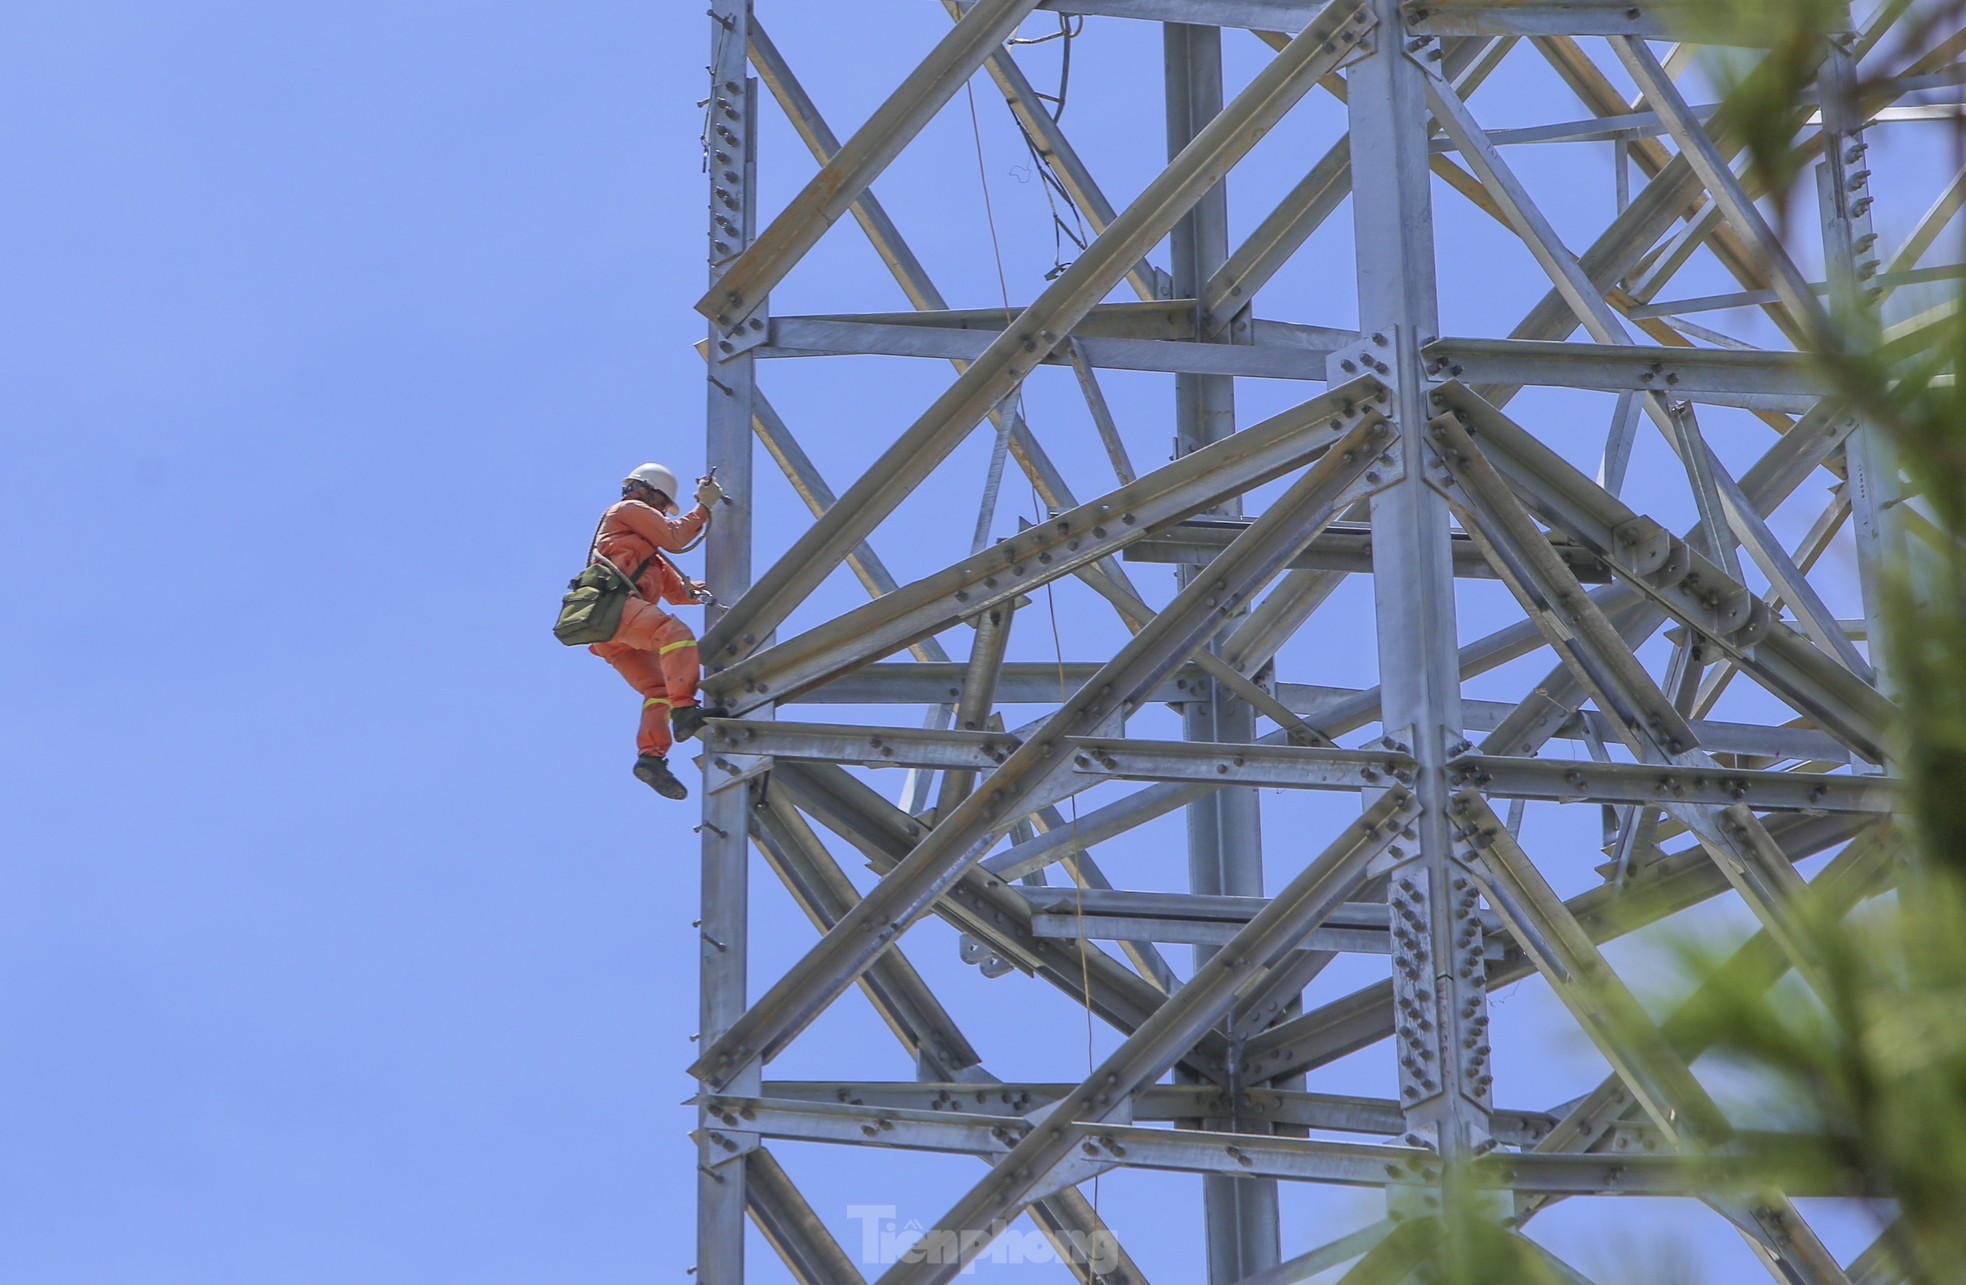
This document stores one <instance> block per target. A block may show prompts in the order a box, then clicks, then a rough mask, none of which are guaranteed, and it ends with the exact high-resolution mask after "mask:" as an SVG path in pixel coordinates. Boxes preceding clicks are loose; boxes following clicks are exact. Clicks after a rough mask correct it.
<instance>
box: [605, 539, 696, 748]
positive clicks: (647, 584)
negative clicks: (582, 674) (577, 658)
mask: <svg viewBox="0 0 1966 1285" xmlns="http://www.w3.org/2000/svg"><path fill="white" fill-rule="evenodd" d="M709 520H710V511H709V510H708V509H706V508H704V507H703V506H702V505H701V504H699V505H697V506H696V507H695V508H693V509H691V510H690V511H689V512H688V513H685V514H683V515H682V516H681V517H679V518H672V517H669V516H668V515H666V514H663V513H659V512H657V511H656V510H655V508H654V507H653V506H652V505H647V504H643V503H642V502H641V501H639V500H623V501H621V502H620V503H619V504H616V505H614V506H613V507H611V508H610V509H609V510H608V511H607V513H606V514H605V515H603V517H602V518H601V533H600V535H599V536H598V537H596V539H595V542H594V544H595V548H596V549H597V550H598V551H599V552H600V553H601V555H602V556H603V557H605V558H607V559H608V560H609V561H610V562H612V563H614V565H615V566H617V567H619V568H621V571H622V573H623V574H624V575H631V576H632V575H634V574H635V568H637V567H639V566H641V565H642V563H643V562H644V561H647V562H648V568H647V569H646V570H645V571H643V572H642V574H641V576H640V577H639V578H638V579H637V580H636V582H635V587H636V588H637V589H639V590H641V595H640V596H639V597H631V598H629V599H628V602H627V604H626V605H625V606H624V607H623V608H622V611H621V624H620V626H619V627H618V628H616V629H615V631H614V637H612V638H610V639H608V640H607V641H606V642H604V643H594V644H593V645H592V646H590V647H588V649H587V650H589V651H591V652H593V653H594V654H595V655H596V656H599V657H600V658H601V659H602V660H605V661H606V662H607V663H608V664H610V665H613V666H614V667H615V668H616V669H617V670H619V671H620V673H621V676H622V677H623V678H625V679H627V680H628V685H629V686H630V687H632V688H634V689H635V690H636V691H638V692H640V693H641V694H642V726H641V730H640V732H639V733H637V735H636V737H635V746H636V748H637V749H638V750H640V751H641V752H642V753H643V754H652V755H654V756H655V757H657V758H662V757H665V756H667V755H668V753H669V746H670V744H671V743H672V737H671V735H670V732H669V711H670V710H672V709H677V708H680V707H682V706H685V705H694V704H696V683H697V679H698V678H699V677H700V676H701V674H702V668H701V665H700V663H699V662H698V660H697V656H696V635H695V634H694V633H692V632H691V631H690V627H689V626H688V625H686V624H684V623H683V622H682V621H680V620H678V619H676V617H674V616H672V615H670V614H669V613H668V612H666V611H664V610H663V609H662V608H660V607H658V606H656V605H655V604H656V602H657V601H658V600H660V601H663V602H671V603H677V604H682V603H688V602H690V601H692V599H691V598H690V596H689V584H688V582H686V581H685V580H684V579H683V577H682V575H681V573H679V572H678V571H677V570H676V569H675V567H673V566H671V565H670V564H669V562H668V561H666V560H665V559H662V558H658V557H655V556H654V555H655V552H656V550H658V549H662V550H667V551H669V552H675V551H676V550H679V549H681V548H683V547H684V546H685V545H687V544H688V543H689V542H690V541H691V540H693V539H695V538H696V533H697V532H699V531H701V530H702V529H703V524H704V523H706V522H708V521H709Z"/></svg>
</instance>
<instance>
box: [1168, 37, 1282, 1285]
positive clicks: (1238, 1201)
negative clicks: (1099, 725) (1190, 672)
mask: <svg viewBox="0 0 1966 1285" xmlns="http://www.w3.org/2000/svg"><path fill="white" fill-rule="evenodd" d="M1163 33H1164V34H1163V37H1162V39H1163V49H1164V54H1165V62H1166V82H1167V154H1168V157H1169V158H1170V159H1172V158H1173V157H1174V156H1176V155H1178V154H1179V153H1180V151H1181V149H1182V148H1184V147H1186V146H1187V145H1188V144H1189V142H1190V141H1192V140H1193V139H1194V137H1195V135H1196V134H1198V133H1200V132H1201V130H1202V127H1203V126H1205V125H1207V124H1208V122H1209V121H1210V120H1212V119H1214V117H1215V116H1216V114H1217V113H1218V112H1220V111H1221V110H1222V102H1223V95H1222V31H1221V28H1219V27H1207V26H1192V25H1188V24H1185V23H1173V22H1170V23H1167V24H1166V25H1165V27H1164V28H1163ZM1171 251H1172V258H1173V264H1174V273H1173V286H1174V294H1175V297H1176V298H1180V299H1194V300H1195V301H1196V303H1195V307H1196V308H1197V309H1200V308H1202V307H1203V304H1202V303H1201V302H1200V299H1201V295H1202V294H1203V291H1204V287H1205V285H1206V283H1207V281H1208V280H1209V278H1210V277H1212V276H1213V275H1214V274H1215V273H1216V272H1217V271H1218V270H1219V269H1220V268H1221V267H1222V265H1223V264H1224V263H1225V262H1227V260H1228V257H1229V195H1228V183H1227V181H1226V180H1225V181H1223V182H1220V183H1217V184H1216V185H1215V186H1214V187H1213V188H1211V189H1210V190H1209V192H1208V193H1207V195H1205V196H1203V197H1202V198H1201V200H1200V201H1199V202H1197V203H1196V205H1195V207H1194V209H1193V210H1191V211H1189V213H1188V214H1187V215H1185V216H1184V217H1183V218H1182V219H1181V221H1180V222H1179V223H1177V224H1176V225H1175V227H1174V232H1173V234H1172V237H1171ZM1247 312H1248V309H1247V305H1245V306H1244V315H1243V321H1242V324H1243V325H1244V326H1245V327H1246V326H1247ZM1197 320H1198V321H1199V323H1200V325H1199V327H1198V331H1197V333H1199V334H1203V335H1209V334H1217V333H1219V334H1220V335H1221V337H1222V338H1224V339H1227V338H1229V337H1230V334H1231V331H1232V329H1233V327H1232V326H1220V327H1218V326H1216V325H1215V324H1213V322H1214V319H1213V318H1210V317H1206V316H1201V317H1198V318H1197ZM1235 421H1236V399H1235V381H1234V379H1233V378H1231V377H1229V376H1226V375H1176V376H1175V377H1174V430H1175V439H1174V453H1175V455H1176V456H1177V457H1179V456H1182V455H1187V454H1190V453H1191V452H1194V451H1197V450H1200V449H1201V448H1202V447H1204V446H1207V445H1208V444H1209V443H1211V442H1217V441H1220V440H1222V439H1223V438H1225V437H1227V436H1229V434H1231V433H1233V432H1235V427H1236V422H1235ZM1214 512H1216V513H1220V514H1224V515H1228V516H1238V515H1240V514H1241V512H1242V504H1241V502H1240V501H1239V500H1235V501H1231V502H1229V503H1227V504H1224V505H1220V506H1218V507H1217V508H1216V509H1215V510H1214ZM1195 571H1196V568H1195V567H1194V566H1191V565H1190V566H1183V567H1181V568H1180V571H1179V573H1178V575H1179V579H1180V583H1181V584H1183V585H1185V584H1187V583H1188V581H1189V580H1190V579H1191V578H1192V577H1193V576H1194V574H1195ZM1213 649H1214V648H1213V647H1211V650H1213ZM1181 721H1182V735H1183V736H1184V737H1185V738H1186V739H1188V740H1191V741H1236V742H1246V741H1253V740H1255V739H1256V717H1255V713H1254V711H1252V710H1251V709H1250V707H1249V703H1248V702H1247V701H1244V700H1241V699H1239V698H1237V697H1236V696H1234V695H1232V694H1230V693H1228V692H1225V691H1223V690H1222V689H1221V686H1220V684H1218V683H1217V682H1216V680H1214V679H1212V678H1209V679H1204V680H1203V681H1202V683H1201V690H1200V692H1199V693H1198V698H1197V699H1195V700H1191V701H1189V702H1187V703H1186V704H1185V705H1184V706H1183V708H1182V719H1181ZM1259 799H1260V796H1259V794H1258V792H1257V791H1255V790H1249V789H1241V790H1218V791H1216V792H1214V793H1212V794H1210V795H1208V796H1207V797H1205V798H1202V799H1199V800H1197V801H1195V802H1194V803H1191V804H1189V805H1188V818H1187V819H1188V883H1189V887H1190V888H1191V889H1192V890H1193V891H1195V892H1198V893H1208V894H1219V893H1228V894H1232V895H1238V896H1248V897H1260V896H1262V895H1263V847H1262V842H1263V840H1262V816H1261V812H1260V803H1259ZM1214 953H1215V951H1214V948H1212V947H1208V946H1197V947H1196V948H1195V967H1197V968H1199V967H1201V966H1202V965H1203V964H1205V963H1207V962H1208V960H1209V957H1210V956H1212V955H1213V954H1214ZM1210 1123H1211V1124H1212V1125H1215V1126H1218V1127H1234V1125H1235V1122H1234V1121H1211V1122H1210ZM1202 1193H1203V1199H1204V1202H1205V1205H1206V1208H1207V1225H1208V1270H1209V1279H1210V1280H1211V1281H1213V1282H1217V1283H1218V1285H1228V1283H1229V1282H1233V1281H1239V1280H1241V1279H1242V1278H1243V1277H1245V1276H1249V1275H1251V1274H1253V1273H1255V1272H1258V1271H1262V1270H1264V1269H1267V1268H1270V1267H1274V1266H1276V1265H1277V1263H1278V1262H1279V1261H1280V1259H1281V1254H1282V1249H1281V1241H1280V1235H1279V1226H1278V1217H1277V1187H1276V1183H1275V1182H1274V1181H1271V1180H1266V1179H1244V1178H1233V1177H1224V1176H1220V1175H1213V1174H1211V1175H1207V1176H1205V1177H1204V1178H1203V1179H1202Z"/></svg>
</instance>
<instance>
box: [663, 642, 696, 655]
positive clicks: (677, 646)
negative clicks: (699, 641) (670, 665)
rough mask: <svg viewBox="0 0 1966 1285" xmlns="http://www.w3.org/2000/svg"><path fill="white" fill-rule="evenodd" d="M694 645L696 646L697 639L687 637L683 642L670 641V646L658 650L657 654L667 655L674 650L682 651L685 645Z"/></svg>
mask: <svg viewBox="0 0 1966 1285" xmlns="http://www.w3.org/2000/svg"><path fill="white" fill-rule="evenodd" d="M694 646H696V639H694V638H685V639H683V640H682V641H681V642H672V643H670V644H669V645H668V646H666V647H663V648H661V649H660V650H658V651H657V652H656V653H655V654H656V655H658V656H667V655H668V654H669V653H670V652H672V651H681V650H682V649H683V648H685V647H694Z"/></svg>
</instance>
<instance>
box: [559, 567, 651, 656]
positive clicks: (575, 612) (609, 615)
mask: <svg viewBox="0 0 1966 1285" xmlns="http://www.w3.org/2000/svg"><path fill="white" fill-rule="evenodd" d="M633 592H635V588H634V586H633V585H632V584H631V583H630V582H629V580H628V577H626V576H624V575H622V574H621V572H620V571H619V570H617V569H616V568H615V565H614V564H613V563H612V562H596V563H593V564H592V565H590V566H588V567H586V568H585V569H583V570H582V571H581V573H580V574H579V575H577V576H575V577H574V578H573V579H571V580H569V581H567V593H566V596H565V597H564V598H561V599H560V618H559V619H558V620H555V621H554V622H553V636H554V637H555V638H558V639H559V640H560V641H561V642H563V643H565V644H566V645H567V646H569V647H584V646H586V645H587V644H589V643H602V642H606V641H607V640H608V639H610V638H612V637H614V631H615V630H617V629H619V628H620V627H621V611H622V608H623V607H625V606H626V605H627V603H628V595H629V594H631V593H633Z"/></svg>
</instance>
